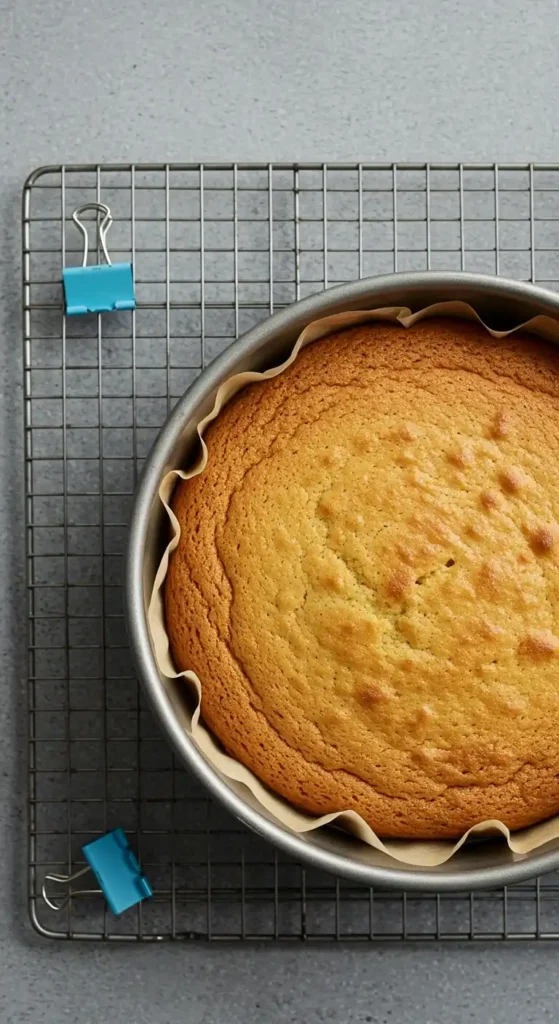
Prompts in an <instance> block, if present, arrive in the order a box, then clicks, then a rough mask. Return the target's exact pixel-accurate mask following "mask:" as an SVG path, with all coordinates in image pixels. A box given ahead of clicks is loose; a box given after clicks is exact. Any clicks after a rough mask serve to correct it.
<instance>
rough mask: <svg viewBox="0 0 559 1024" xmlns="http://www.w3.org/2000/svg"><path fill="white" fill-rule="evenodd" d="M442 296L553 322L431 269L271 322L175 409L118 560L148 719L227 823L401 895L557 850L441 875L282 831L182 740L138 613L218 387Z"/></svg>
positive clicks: (509, 290) (527, 862)
mask: <svg viewBox="0 0 559 1024" xmlns="http://www.w3.org/2000/svg"><path fill="white" fill-rule="evenodd" d="M449 299H462V300H464V301H465V302H469V303H471V304H472V305H473V306H474V308H475V309H476V310H477V311H478V312H479V313H480V314H481V316H482V317H483V318H484V319H485V321H486V323H488V324H489V326H493V327H503V328H505V327H508V326H514V325H516V324H518V323H520V322H522V321H523V320H527V319H529V318H530V317H532V316H536V315H538V314H548V315H550V316H553V317H555V318H559V295H556V294H554V293H553V292H549V291H546V290H544V289H542V288H538V287H536V286H534V285H530V284H524V283H521V282H518V281H508V280H505V279H503V278H497V277H488V276H483V275H479V274H467V273H435V272H433V273H432V272H424V273H413V274H412V273H410V274H406V273H403V274H391V275H389V276H385V277H375V278H369V279H366V280H362V281H356V282H354V283H352V284H346V285H342V286H340V287H337V288H332V289H330V290H328V291H325V292H322V293H321V294H318V295H313V296H311V297H310V298H308V299H304V300H302V301H301V302H298V303H296V304H295V305H293V306H290V307H289V308H287V309H285V310H282V312H280V313H276V314H275V315H274V316H271V317H270V318H269V319H268V320H265V321H264V322H263V323H261V324H260V325H259V326H258V327H255V328H254V329H253V330H251V331H249V332H248V333H247V334H245V335H243V337H241V338H239V340H238V341H236V342H235V343H234V344H232V345H231V346H230V347H229V348H228V349H226V351H225V352H224V353H223V354H222V355H221V356H220V357H219V358H218V359H216V360H215V362H213V363H212V364H211V366H209V367H208V368H207V369H206V370H205V371H204V372H203V373H202V374H201V375H200V376H199V377H198V379H197V380H196V381H195V383H194V384H193V385H192V387H190V388H189V390H188V391H187V392H186V394H185V395H184V397H183V398H182V399H181V400H180V402H179V403H178V405H177V406H176V408H175V410H174V412H173V414H172V416H171V417H170V419H169V420H168V422H167V423H166V425H165V426H164V428H163V430H162V431H161V433H160V435H159V437H158V440H157V441H156V443H155V445H154V447H153V449H152V451H151V453H150V455H149V456H148V459H147V461H146V465H145V469H144V472H143V476H142V479H141V481H140V484H139V486H138V490H137V493H136V498H135V503H134V508H133V513H132V521H131V526H130V533H129V543H128V551H127V561H126V609H127V622H128V629H129V636H130V642H131V646H132V651H133V654H134V658H135V661H136V667H137V671H138V674H139V678H140V680H141V683H142V685H143V687H144V690H145V693H146V695H147V698H148V700H149V703H150V705H151V708H152V711H153V713H154V715H155V717H156V719H157V721H158V722H159V725H160V726H161V729H162V730H163V733H164V735H165V737H166V739H167V740H168V741H169V743H170V744H171V746H172V748H173V749H174V751H175V753H176V755H177V756H178V758H179V760H180V761H181V762H182V763H183V764H184V765H185V767H187V768H188V769H190V770H191V771H193V772H194V774H195V775H196V776H197V777H198V778H199V779H200V780H201V781H202V782H203V783H204V784H205V786H206V787H207V789H208V790H209V792H210V793H211V794H212V796H213V797H215V798H216V799H217V800H219V801H221V803H222V804H223V805H224V806H225V807H226V808H227V809H228V810H229V811H230V812H232V814H234V815H236V816H237V818H239V819H240V820H241V821H242V822H243V823H244V824H245V825H247V826H248V827H249V828H251V829H253V830H254V831H255V832H258V833H259V834H260V835H261V836H263V837H265V838H266V839H268V840H269V841H270V842H271V843H274V844H275V845H276V846H278V847H280V848H281V849H282V850H284V851H285V852H287V853H288V854H290V855H291V856H293V857H295V858H297V859H299V860H300V861H302V862H304V863H306V864H308V865H311V866H313V867H315V868H321V869H323V870H326V871H331V872H334V873H335V874H338V875H342V876H345V877H346V878H349V879H351V880H352V881H353V882H355V883H359V884H364V885H374V886H390V887H398V888H401V889H407V890H431V891H448V890H464V889H474V888H482V887H489V886H500V885H508V884H511V883H513V882H519V881H521V880H522V879H525V878H529V877H532V876H534V875H537V874H541V873H544V872H547V871H553V870H555V869H557V868H559V843H557V844H549V845H548V846H547V847H544V848H540V849H539V850H536V851H534V852H533V853H531V854H526V855H523V856H519V855H515V854H513V853H511V852H510V850H509V849H508V847H507V846H506V844H505V842H504V841H503V840H495V841H493V840H483V841H478V842H476V843H468V844H466V846H465V847H463V848H462V849H461V850H460V851H459V852H458V853H457V854H456V855H455V856H454V857H452V858H451V859H450V860H449V861H448V862H447V863H446V864H444V865H442V866H441V867H437V868H416V867H407V866H404V865H400V864H398V863H397V862H396V861H394V860H393V859H392V858H389V857H387V856H386V855H384V854H381V853H379V852H377V851H376V850H374V849H372V848H371V847H368V846H367V845H365V844H364V843H362V842H359V841H358V840H356V839H353V838H352V837H350V836H349V835H345V834H344V833H342V832H341V831H340V830H337V829H333V828H330V829H324V828H322V829H316V830H314V831H312V832H307V833H305V834H295V833H294V832H291V831H290V830H289V829H287V828H286V827H285V826H283V825H281V824H279V823H278V822H277V821H276V820H275V819H273V818H272V817H271V816H269V815H268V814H267V813H266V812H265V811H264V810H263V809H262V807H261V806H260V805H259V804H258V803H257V802H256V800H255V799H254V798H253V797H252V795H251V794H250V793H249V792H248V790H247V789H246V788H245V787H243V786H240V785H238V784H236V783H234V782H232V781H230V780H227V779H225V778H223V776H221V775H220V774H219V773H218V772H217V771H216V769H215V768H213V767H212V765H211V764H209V763H208V762H207V761H206V759H205V757H204V756H203V754H202V753H201V752H200V751H199V750H198V748H197V747H196V746H195V744H194V743H193V741H192V739H191V738H190V736H189V735H188V734H187V732H186V731H185V729H184V726H183V724H182V721H181V717H180V713H179V711H178V710H177V709H179V708H180V706H181V701H184V699H185V686H184V683H183V682H182V681H180V680H179V681H178V682H177V683H175V682H174V681H171V680H167V679H163V678H162V677H161V676H160V674H159V672H158V669H157V665H156V662H155V657H154V652H153V648H152V642H151V638H150V634H149V629H148V624H147V614H146V608H147V601H148V599H149V596H150V593H151V589H152V585H153V579H154V575H155V570H156V568H157V565H158V563H159V560H160V558H161V554H162V550H163V546H164V538H165V535H166V526H167V524H166V522H165V520H164V515H163V509H162V506H161V502H160V501H159V498H158V494H157V492H158V488H159V484H160V481H161V479H162V477H163V476H164V475H165V473H166V472H167V471H168V470H169V469H171V468H177V467H178V466H181V465H187V464H188V461H189V455H190V453H191V451H192V449H193V445H194V443H195V440H196V435H195V429H196V425H197V423H198V422H199V421H200V420H201V419H202V417H203V416H204V415H205V414H206V413H207V412H208V411H209V410H210V408H211V406H212V404H213V401H214V396H215V393H216V391H217V388H218V387H219V385H220V384H221V383H222V382H223V381H224V380H226V379H227V378H228V377H230V376H231V375H232V374H233V373H238V372H240V371H242V370H253V369H258V370H260V369H266V368H268V367H271V366H274V365H276V364H277V363H278V362H279V361H280V360H281V358H282V356H284V355H285V354H286V353H287V352H288V351H289V349H290V347H291V346H292V345H293V343H294V342H295V340H296V338H297V336H298V335H299V333H300V332H301V331H302V329H303V328H304V327H305V326H306V325H307V324H308V323H310V322H311V321H312V320H316V319H317V318H318V317H323V316H327V315H329V314H332V313H339V312H343V311H345V310H350V309H374V308H376V307H380V306H393V305H403V306H409V307H410V308H411V309H412V310H416V309H421V308H422V307H423V306H426V305H429V304H430V303H432V302H439V301H443V300H449Z"/></svg>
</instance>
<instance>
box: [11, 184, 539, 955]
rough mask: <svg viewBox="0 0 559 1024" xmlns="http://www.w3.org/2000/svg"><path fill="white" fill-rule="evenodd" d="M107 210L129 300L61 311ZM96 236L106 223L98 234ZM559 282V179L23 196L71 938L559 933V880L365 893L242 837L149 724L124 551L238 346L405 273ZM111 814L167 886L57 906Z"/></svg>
mask: <svg viewBox="0 0 559 1024" xmlns="http://www.w3.org/2000/svg"><path fill="white" fill-rule="evenodd" d="M91 200H103V201H104V202H106V203H108V204H109V206H110V207H111V210H112V213H113V216H114V225H113V227H112V229H111V232H110V234H109V238H108V242H109V248H110V251H111V253H112V255H113V257H114V258H115V259H117V260H118V259H121V260H129V259H132V261H133V263H134V266H135V277H136V292H137V300H138V307H137V310H136V311H135V312H133V313H121V314H111V315H107V316H104V317H102V318H101V317H94V316H90V317H75V318H70V319H68V320H66V319H65V318H64V317H63V315H62V289H61V284H60V281H61V267H62V266H63V265H64V264H66V263H68V264H74V263H78V262H79V261H80V255H81V253H80V243H81V239H80V237H79V235H78V232H77V231H76V228H75V226H74V225H73V224H72V222H71V219H70V218H71V214H72V211H73V210H74V209H75V207H77V206H79V205H81V204H82V203H85V202H87V201H91ZM92 227H93V225H92ZM422 269H445V270H451V269H454V270H456V269H467V270H476V271H481V272H487V273H501V274H503V275H506V276H508V277H514V278H519V279H522V280H532V281H538V282H539V283H545V284H546V285H547V286H548V287H551V288H558V287H559V166H535V165H534V166H532V165H530V166H528V165H522V166H520V165H518V166H500V167H497V166H494V165H476V166H466V165H463V166H462V165H460V166H458V165H444V166H442V165H433V164H432V165H430V166H429V165H425V164H417V165H406V166H400V165H373V164H360V165H357V164H351V165H350V164H347V165H343V166H342V165H335V166H334V165H330V166H326V165H322V164H299V165H292V164H289V165H286V164H282V165H251V166H245V165H240V164H239V165H232V164H230V165H224V164H221V165H205V166H201V165H199V164H184V165H170V166H165V165H163V164H153V165H149V166H148V165H144V166H136V167H134V166H131V165H126V166H120V165H115V166H71V167H70V166H68V167H49V168H44V169H41V170H38V171H36V172H35V173H34V174H32V175H31V177H30V178H29V180H28V182H27V183H26V185H25V189H24V202H23V311H24V364H25V438H26V513H27V552H28V583H29V590H28V594H29V846H28V858H29V899H30V909H31V917H32V921H33V924H34V926H35V927H36V928H37V929H38V930H39V931H40V932H41V933H42V934H44V935H48V936H54V937H59V938H87V939H100V938H104V939H120V940H152V941H153V940H160V939H188V938H190V939H194V938H202V939H218V938H227V939H242V938H245V939H331V938H338V939H352V940H360V939H362V940H370V939H382V940H390V939H392V940H402V939H435V938H445V939H484V938H497V939H508V938H518V939H520V938H559V877H552V876H549V877H546V878H543V879H540V880H538V881H534V882H532V883H527V884H523V885H520V886H518V887H514V888H509V889H508V890H503V889H499V890H494V891H490V892H485V893H478V894H475V895H474V894H467V895H463V894H462V895H459V894H456V895H444V896H442V895H441V896H434V895H428V894H425V895H413V896H407V897H406V896H405V895H403V894H401V893H396V892H376V891H375V892H374V893H373V892H372V891H370V890H368V889H363V888H358V887H356V886H353V885H348V884H347V883H345V882H342V881H336V880H335V879H333V878H331V877H330V876H327V875H323V874H320V873H318V872H316V871H312V870H304V869H303V868H301V867H299V866H298V865H296V864H294V863H292V862H290V861H288V860H287V859H286V858H284V856H283V855H282V854H279V853H277V852H275V851H274V850H273V849H272V848H271V847H270V846H268V845H267V844H265V843H264V842H262V841H261V840H260V839H258V837H257V836H255V835H253V834H252V833H249V832H247V831H245V830H244V829H243V828H242V827H241V826H240V825H239V824H238V823H237V822H236V821H235V820H233V819H232V818H230V817H229V816H228V815H227V814H226V813H225V812H224V811H222V810H221V809H220V807H219V806H217V805H215V804H214V803H213V802H212V801H210V800H209V799H208V797H207V796H206V795H205V793H204V791H203V790H202V789H200V788H199V786H198V784H197V783H196V782H195V781H194V780H193V779H192V778H191V777H190V776H189V775H187V774H185V773H184V772H183V771H182V770H181V769H180V768H179V767H178V766H177V765H175V764H174V762H173V758H172V756H171V754H170V752H169V750H168V748H167V747H166V745H165V744H164V742H163V741H162V740H161V738H160V737H159V736H158V735H157V731H156V728H155V726H154V724H153V722H152V720H151V717H150V714H149V712H148V710H147V709H146V707H145V705H144V702H143V700H142V695H141V693H140V691H139V688H138V685H137V682H136V679H135V677H134V674H133V670H132V667H131V662H130V658H129V652H128V649H127V646H126V638H125V630H124V621H123V611H122V594H121V574H122V553H123V549H124V543H125V536H126V524H127V520H128V514H129V510H130V503H131V499H132V493H133V490H134V485H135V483H136V479H137V475H138V471H139V470H140V468H141V465H142V460H143V458H144V456H145V455H146V453H147V451H148V449H149V447H150V446H151V444H152V441H153V440H154V437H155V435H156V433H157V431H158V429H159V427H160V426H161V424H162V423H163V421H164V420H165V418H166V417H167V415H168V413H169V410H170V409H171V407H172V406H173V404H174V402H175V401H176V399H177V397H178V396H180V395H181V394H182V392H183V391H184V390H185V388H187V387H188V385H189V384H190V383H191V382H192V380H193V379H194V378H195V377H196V375H197V374H198V373H199V372H200V369H201V368H202V367H203V366H204V365H205V364H207V363H208V362H210V361H211V360H212V359H213V358H214V356H216V355H217V354H218V353H219V352H221V351H222V350H223V349H224V348H225V347H226V346H227V345H229V344H231V342H232V341H233V340H234V339H235V337H236V336H237V335H238V334H240V333H242V332H243V331H246V330H247V329H248V328H249V327H252V326H253V325H254V324H256V323H258V322H259V321H260V320H262V319H263V318H264V317H266V316H268V315H269V313H271V312H273V311H274V310H277V309H279V308H280V307H282V306H284V305H286V304H287V303H290V302H293V301H294V300H296V299H299V298H301V297H303V296H305V295H308V294H310V293H312V292H316V291H317V290H320V289H322V288H325V287H328V286H329V285H334V284H337V283H339V282H342V281H348V280H352V279H354V278H356V277H359V276H366V275H372V274H379V273H384V272H387V271H393V270H422ZM119 825H121V826H122V827H124V828H125V829H126V830H127V832H128V834H129V835H130V837H131V841H132V843H133V845H134V846H135V847H136V848H137V851H138V853H139V856H140V859H141V862H142V864H143V867H144V869H145V872H146V874H147V876H148V878H149V879H150V881H151V882H152V884H153V886H154V889H155V897H154V898H153V899H152V900H149V901H147V902H146V903H145V904H143V905H141V906H140V908H137V909H134V910H133V911H129V912H128V913H126V914H124V915H123V916H122V917H121V918H119V919H114V918H112V917H111V916H110V915H107V913H106V911H105V909H104V901H103V900H102V898H101V897H100V895H95V894H88V895H79V894H76V895H75V896H73V898H72V899H71V901H70V903H69V904H68V906H67V908H66V909H65V911H64V912H62V913H60V914H58V915H57V914H55V913H53V912H52V911H51V910H50V909H49V908H48V907H47V906H46V905H45V904H44V902H43V901H42V899H41V895H40V891H41V885H42V881H43V878H44V875H45V874H46V873H47V871H58V872H62V873H67V874H70V873H71V872H72V871H74V870H77V869H79V867H80V866H82V865H83V863H84V861H83V858H82V856H81V847H82V845H83V844H84V843H86V842H87V841H89V840H91V839H93V838H94V837H95V836H98V835H100V834H102V833H103V832H105V831H107V830H108V829H111V828H114V827H117V826H119Z"/></svg>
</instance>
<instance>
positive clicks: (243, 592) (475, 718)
mask: <svg viewBox="0 0 559 1024" xmlns="http://www.w3.org/2000/svg"><path fill="white" fill-rule="evenodd" d="M558 371H559V352H558V351H557V350H556V349H555V348H554V347H553V346H552V345H551V344H546V343H545V342H543V341H539V340H537V339H535V338H532V337H530V336H529V335H527V334H526V333H522V332H518V333H516V334H514V335H513V336H512V337H509V338H508V339H507V340H505V341H494V340H493V339H492V338H491V337H490V336H489V334H488V333H487V332H486V331H485V330H484V329H483V328H482V327H480V326H479V325H477V324H473V323H469V322H467V321H457V320H450V319H447V320H443V319H439V320H427V321H424V322H422V323H421V324H418V325H417V326H415V327H413V328H410V329H408V330H405V329H404V328H401V327H399V326H395V325H392V324H368V325H363V326H360V327H355V328H352V329H350V330H344V331H341V332H339V333H337V334H333V335H331V336H329V337H328V338H325V339H323V340H322V341H319V342H315V343H314V344H311V345H309V346H308V347H307V348H306V349H304V351H303V352H302V353H301V354H300V355H299V357H298V359H297V360H296V361H295V363H294V364H292V366H291V367H290V368H289V369H288V370H287V371H286V372H284V373H283V374H280V375H279V376H278V377H275V378H274V379H272V380H269V381H266V382H264V383H259V384H255V385H252V386H251V387H249V388H246V389H245V390H244V391H242V392H241V393H240V394H239V395H237V397H236V398H235V399H234V400H233V401H232V402H231V403H230V404H229V405H228V406H227V407H226V408H225V409H224V410H223V412H222V413H221V414H220V416H219V417H218V419H217V420H216V421H215V422H214V423H213V424H212V425H211V426H210V428H209V429H208V431H207V433H206V441H207V444H208V448H209V463H208V466H207V468H206V470H205V471H204V472H203V473H202V474H201V475H200V476H198V477H196V478H195V479H193V480H190V481H186V482H184V483H181V484H180V485H179V486H178V487H177V489H176V491H175V495H174V499H173V507H174V511H175V513H176V515H177V517H178V520H179V522H180V525H181V539H180V543H179V546H178V548H177V551H176V553H175V555H174V556H173V558H172V561H171V565H170V569H169V573H168V576H167V580H166V591H165V598H166V615H167V627H168V632H169V636H170V641H171V648H172V653H173V657H174V660H175V662H176V665H177V667H178V668H179V669H187V668H189V669H193V670H194V671H195V672H196V673H197V674H198V675H199V677H200V679H201V681H202V690H203V694H202V714H203V718H204V720H205V722H206V723H207V725H208V726H209V728H210V729H211V730H212V731H213V732H214V733H215V735H216V736H217V737H218V738H219V739H220V740H221V742H222V743H223V745H224V747H225V748H226V749H227V751H229V752H230V753H231V754H232V755H233V756H234V757H236V758H238V760H240V761H242V762H243V763H244V764H245V765H247V766H248V767H249V768H251V769H252V770H253V771H254V772H255V773H256V775H257V776H258V777H259V778H260V779H261V780H262V781H263V782H265V783H267V785H268V786H269V787H270V788H271V789H273V790H274V791H275V792H277V793H279V794H281V795H282V796H283V797H285V798H286V799H287V800H289V801H291V802H292V803H293V804H295V805H297V807H301V808H304V809H305V810H307V811H310V812H313V813H315V814H322V813H325V812H329V811H340V810H344V809H347V808H352V809H354V810H355V811H357V812H359V814H361V815H362V817H363V818H364V819H365V820H366V821H367V822H369V824H370V825H371V826H372V827H373V828H374V829H375V830H376V832H377V833H379V834H380V835H381V836H404V837H411V838H419V837H423V838H435V837H436V838H442V837H450V836H458V835H460V834H461V833H462V832H463V831H464V830H465V829H467V828H468V827H469V826H471V825H473V824H475V823H476V822H479V821H482V820H484V819H486V818H499V819H501V820H502V821H504V822H505V823H506V824H507V825H509V826H510V827H511V828H519V827H521V826H524V825H528V824H530V823H532V822H535V821H538V820H540V819H543V818H546V817H548V816H550V815H552V814H554V813H556V812H558V811H559V782H558V776H559V472H558V466H559V372H558Z"/></svg>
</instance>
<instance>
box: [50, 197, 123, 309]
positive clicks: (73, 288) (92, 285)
mask: <svg viewBox="0 0 559 1024" xmlns="http://www.w3.org/2000/svg"><path fill="white" fill-rule="evenodd" d="M86 210H96V211H97V212H98V213H102V214H103V219H102V221H101V224H100V226H99V241H100V243H101V248H102V250H103V256H104V257H105V263H98V264H94V265H93V266H91V267H88V265H87V254H88V248H89V241H88V237H87V230H86V228H85V225H84V224H83V223H82V221H81V220H80V216H81V214H82V213H84V212H85V211H86ZM72 220H73V221H74V223H75V224H76V226H77V227H78V229H79V230H80V231H81V233H82V235H83V260H82V265H81V267H64V269H63V271H62V280H63V282H64V295H65V299H66V313H67V315H68V316H78V315H80V314H81V313H110V312H111V311H112V310H119V309H135V308H136V299H135V296H134V275H133V272H132V264H131V263H111V259H110V256H109V253H108V251H107V232H108V230H109V228H110V226H111V224H112V222H113V218H112V216H111V211H110V209H109V207H108V206H107V205H106V204H105V203H84V205H83V206H79V207H78V209H77V210H74V212H73V214H72Z"/></svg>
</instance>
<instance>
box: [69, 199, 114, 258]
mask: <svg viewBox="0 0 559 1024" xmlns="http://www.w3.org/2000/svg"><path fill="white" fill-rule="evenodd" d="M86 210H96V211H97V213H102V214H103V220H102V221H101V223H100V225H99V241H100V243H101V248H102V250H103V256H104V257H105V263H107V264H108V266H109V267H110V266H112V262H111V257H110V256H109V253H108V250H107V232H108V230H109V228H110V226H111V224H112V223H113V218H112V214H111V211H110V209H109V207H108V206H107V204H106V203H84V204H83V206H78V208H77V210H74V212H73V214H72V220H73V221H74V224H75V225H76V227H77V228H78V230H79V231H81V233H82V235H83V259H82V267H87V257H88V253H89V238H88V234H87V228H86V226H85V224H84V223H83V221H81V220H80V217H81V215H82V213H85V212H86Z"/></svg>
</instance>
